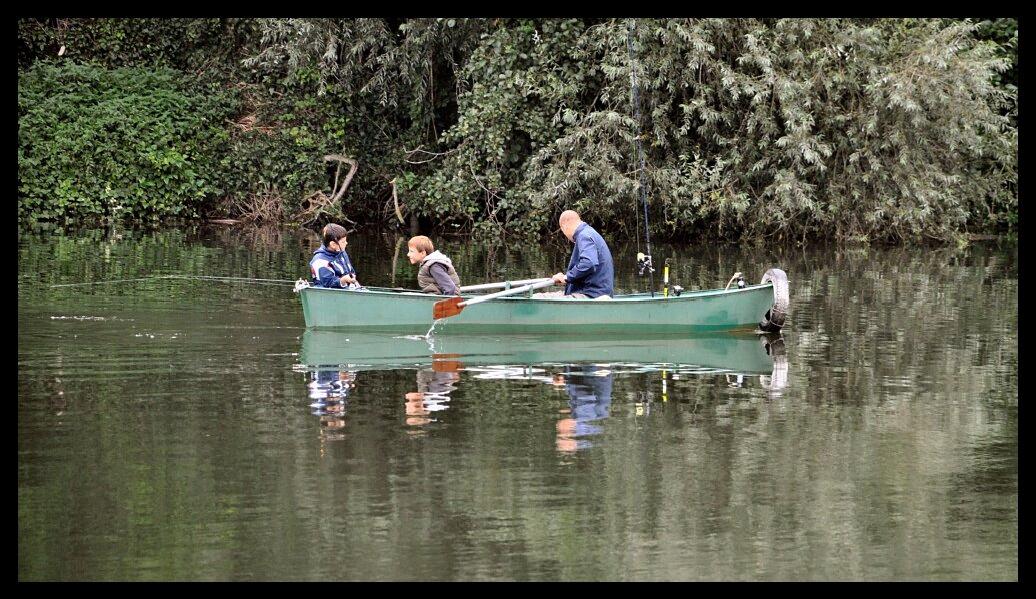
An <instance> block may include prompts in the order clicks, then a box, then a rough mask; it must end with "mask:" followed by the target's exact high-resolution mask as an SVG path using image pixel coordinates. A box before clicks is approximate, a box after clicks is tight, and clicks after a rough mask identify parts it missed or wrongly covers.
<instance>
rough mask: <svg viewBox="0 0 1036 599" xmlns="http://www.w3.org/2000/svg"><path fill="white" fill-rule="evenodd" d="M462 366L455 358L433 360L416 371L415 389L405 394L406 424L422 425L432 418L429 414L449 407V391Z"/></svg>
mask: <svg viewBox="0 0 1036 599" xmlns="http://www.w3.org/2000/svg"><path fill="white" fill-rule="evenodd" d="M462 366H463V365H462V364H461V363H460V362H457V361H456V360H434V361H433V362H432V367H431V368H422V369H421V370H418V371H417V391H411V392H409V393H407V394H406V423H407V425H408V426H416V427H420V426H424V425H425V424H428V423H429V422H432V420H433V419H432V418H429V414H431V413H432V412H438V411H439V410H445V409H446V408H448V407H449V405H448V404H449V401H450V393H452V392H453V390H454V389H455V388H456V384H457V382H459V381H460V373H459V372H458V370H459V369H460V368H461V367H462Z"/></svg>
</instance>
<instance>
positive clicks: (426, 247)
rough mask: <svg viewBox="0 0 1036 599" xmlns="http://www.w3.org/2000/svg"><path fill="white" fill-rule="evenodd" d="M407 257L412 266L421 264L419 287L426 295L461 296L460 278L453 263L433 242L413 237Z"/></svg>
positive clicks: (424, 238) (418, 277) (425, 238)
mask: <svg viewBox="0 0 1036 599" xmlns="http://www.w3.org/2000/svg"><path fill="white" fill-rule="evenodd" d="M406 247H407V252H406V257H407V258H408V259H409V260H410V263H411V264H420V265H421V268H420V270H418V271H417V286H418V287H420V288H421V291H423V292H425V293H438V294H439V295H460V276H458V275H457V269H455V268H453V262H452V261H451V260H450V259H449V258H447V257H446V256H445V255H444V254H443V253H442V252H440V251H439V250H437V249H435V246H434V245H433V244H432V240H431V239H428V238H427V237H425V236H424V235H418V236H417V237H411V238H410V241H408V242H406Z"/></svg>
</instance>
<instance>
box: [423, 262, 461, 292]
mask: <svg viewBox="0 0 1036 599" xmlns="http://www.w3.org/2000/svg"><path fill="white" fill-rule="evenodd" d="M428 272H430V273H431V275H432V278H433V279H435V284H436V285H437V286H438V287H439V291H440V292H442V294H443V295H460V290H459V289H457V285H456V284H455V283H454V282H453V279H451V278H450V275H449V274H448V273H447V272H446V265H445V264H442V263H440V262H436V263H435V264H433V265H432V267H431V268H429V269H428Z"/></svg>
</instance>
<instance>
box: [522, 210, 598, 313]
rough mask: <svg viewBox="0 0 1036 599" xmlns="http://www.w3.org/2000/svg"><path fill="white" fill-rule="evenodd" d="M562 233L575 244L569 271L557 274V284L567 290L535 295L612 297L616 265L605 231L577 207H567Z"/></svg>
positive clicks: (560, 221) (561, 223)
mask: <svg viewBox="0 0 1036 599" xmlns="http://www.w3.org/2000/svg"><path fill="white" fill-rule="evenodd" d="M558 225H560V226H561V232H562V233H564V234H565V237H567V238H568V240H569V241H571V242H572V243H573V244H574V245H573V247H572V257H571V258H570V259H569V261H568V271H567V272H559V273H557V274H555V275H554V277H553V279H554V284H555V285H564V286H565V291H564V293H561V292H557V291H554V292H547V293H537V294H535V295H533V297H574V298H589V299H611V296H612V294H613V288H614V286H615V267H614V266H613V264H612V253H611V250H609V249H608V244H607V243H605V241H604V238H603V237H601V234H600V233H598V232H597V231H595V230H594V228H593V227H591V226H590V225H588V224H586V223H585V222H583V219H582V218H580V217H579V213H578V212H576V211H575V210H565V211H564V212H562V213H561V217H560V218H558Z"/></svg>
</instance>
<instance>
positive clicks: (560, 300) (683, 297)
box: [303, 282, 773, 306]
mask: <svg viewBox="0 0 1036 599" xmlns="http://www.w3.org/2000/svg"><path fill="white" fill-rule="evenodd" d="M764 287H770V288H772V287H773V283H772V282H767V283H759V284H757V285H746V286H745V287H744V288H734V289H701V290H698V291H684V292H683V293H682V294H680V295H669V296H668V297H666V296H663V295H662V294H661V293H656V294H655V297H651V296H650V295H648V294H649V293H650V292H642V293H629V294H623V295H616V296H612V298H611V299H610V300H599V299H593V298H577V297H526V296H524V295H518V296H515V297H507V296H505V297H500V298H497V299H496V300H493V301H522V302H528V301H535V302H546V303H556V304H576V305H601V306H607V305H613V304H615V303H616V302H618V303H622V304H632V303H644V302H669V301H674V300H675V301H688V300H692V299H697V298H703V297H715V296H723V295H731V294H736V293H742V292H746V291H755V290H758V289H762V288H764ZM310 290H313V291H328V292H342V291H345V292H352V293H362V294H364V295H368V294H376V295H381V296H392V297H410V298H427V299H429V300H432V299H434V300H436V301H440V300H443V299H447V298H450V297H456V296H447V295H438V294H432V293H424V292H421V291H418V290H416V289H414V290H409V289H392V288H389V287H366V288H364V290H362V291H361V290H356V289H332V288H328V287H307V288H305V289H304V290H303V291H310ZM461 297H462V298H465V299H473V298H477V297H482V295H481V294H463V295H461Z"/></svg>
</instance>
